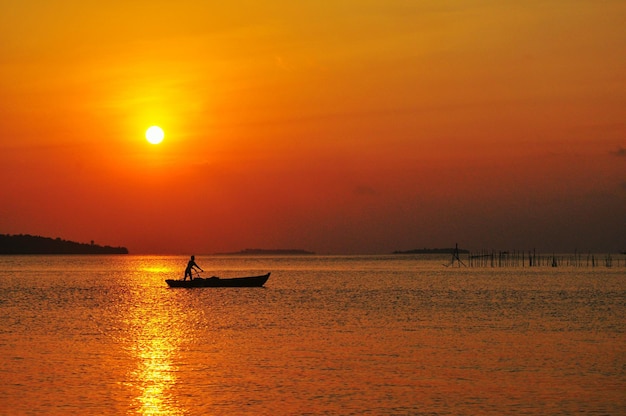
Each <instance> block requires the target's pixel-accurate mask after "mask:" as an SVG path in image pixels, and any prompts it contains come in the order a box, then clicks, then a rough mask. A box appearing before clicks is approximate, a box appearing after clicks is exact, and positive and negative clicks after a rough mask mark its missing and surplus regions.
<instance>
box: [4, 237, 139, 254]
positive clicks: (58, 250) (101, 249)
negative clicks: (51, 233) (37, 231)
mask: <svg viewBox="0 0 626 416" xmlns="http://www.w3.org/2000/svg"><path fill="white" fill-rule="evenodd" d="M0 254H128V249H127V248H126V247H110V246H100V245H97V244H94V242H93V241H92V242H91V243H90V244H85V243H76V242H74V241H67V240H62V239H61V238H55V239H53V238H49V237H40V236H33V235H28V234H20V235H8V234H0Z"/></svg>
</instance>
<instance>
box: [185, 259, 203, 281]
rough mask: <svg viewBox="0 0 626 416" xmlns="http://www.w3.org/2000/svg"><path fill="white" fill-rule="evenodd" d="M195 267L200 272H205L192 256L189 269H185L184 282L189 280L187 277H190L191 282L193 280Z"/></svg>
mask: <svg viewBox="0 0 626 416" xmlns="http://www.w3.org/2000/svg"><path fill="white" fill-rule="evenodd" d="M194 267H195V268H196V269H199V270H200V271H204V270H202V267H200V266H198V265H197V264H196V260H195V258H194V256H191V259H190V260H189V263H187V268H186V269H185V277H184V278H183V280H187V276H189V280H193V276H192V275H191V272H192V271H193V269H194Z"/></svg>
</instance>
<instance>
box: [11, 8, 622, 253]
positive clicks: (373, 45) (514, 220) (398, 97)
mask: <svg viewBox="0 0 626 416" xmlns="http://www.w3.org/2000/svg"><path fill="white" fill-rule="evenodd" d="M624 21H626V4H625V3H624V2H623V1H616V0H615V1H611V0H607V1H603V2H597V1H584V0H580V1H569V0H568V1H565V0H553V1H541V2H540V1H526V2H522V3H520V4H515V5H513V4H512V3H503V2H498V1H474V2H460V1H434V0H433V1H420V2H405V1H396V0H391V1H387V2H380V1H348V0H344V1H336V2H288V1H271V2H252V1H237V2H227V3H224V4H207V2H201V1H179V2H176V3H171V4H170V3H168V2H148V1H137V2H131V3H128V2H117V1H113V2H108V3H106V4H103V5H101V6H97V5H94V4H91V3H90V2H79V1H70V0H67V1H60V2H53V3H45V2H38V1H34V0H25V1H22V2H4V3H2V5H0V48H1V50H2V53H1V54H0V62H1V65H0V178H1V179H2V181H1V183H0V200H1V201H2V204H1V206H0V233H9V234H13V233H14V234H18V233H29V234H36V235H44V236H51V237H57V236H60V237H62V238H65V239H72V240H77V241H83V242H84V241H90V240H95V241H96V242H97V243H101V244H109V245H125V246H127V247H128V248H129V249H130V250H131V252H133V253H190V252H195V253H212V252H220V251H235V250H239V249H243V248H246V247H261V248H291V247H293V248H304V249H308V250H312V251H316V252H319V253H380V252H390V251H393V250H404V249H411V248H416V247H424V246H431V247H442V246H451V245H453V244H454V243H455V242H459V244H460V245H461V246H463V247H468V248H492V247H495V248H505V249H506V248H508V249H532V248H538V249H545V250H557V251H558V250H562V251H573V250H575V249H578V250H592V251H594V250H602V251H605V250H610V251H614V250H622V249H624V248H626V247H625V246H626V242H625V241H624V237H623V236H624V235H626V226H625V225H626V224H625V221H624V212H626V211H625V210H624V207H626V185H625V184H626V177H625V175H624V172H625V169H624V166H625V164H626V157H624V149H625V148H626V141H625V138H626V124H625V122H624V120H626V104H625V98H626V77H625V74H626V54H624V51H625V50H626V31H625V30H624V28H623V22H624ZM151 125H159V126H161V127H162V128H163V129H164V131H165V140H164V141H163V143H162V144H160V145H156V146H155V145H150V144H149V143H147V142H146V140H145V138H144V132H145V129H146V128H147V127H149V126H151Z"/></svg>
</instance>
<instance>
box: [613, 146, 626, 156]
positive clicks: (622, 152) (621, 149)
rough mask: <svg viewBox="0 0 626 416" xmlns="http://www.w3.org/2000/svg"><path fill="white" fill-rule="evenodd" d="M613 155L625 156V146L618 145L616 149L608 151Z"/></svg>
mask: <svg viewBox="0 0 626 416" xmlns="http://www.w3.org/2000/svg"><path fill="white" fill-rule="evenodd" d="M610 153H611V154H612V155H613V156H617V157H626V148H624V147H622V146H620V147H619V148H618V149H617V150H615V151H613V152H610Z"/></svg>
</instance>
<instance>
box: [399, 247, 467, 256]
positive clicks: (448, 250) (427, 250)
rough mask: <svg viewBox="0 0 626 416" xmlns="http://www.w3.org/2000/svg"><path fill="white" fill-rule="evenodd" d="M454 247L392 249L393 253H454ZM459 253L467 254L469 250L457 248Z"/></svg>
mask: <svg viewBox="0 0 626 416" xmlns="http://www.w3.org/2000/svg"><path fill="white" fill-rule="evenodd" d="M455 250H457V249H456V248H454V247H453V248H418V249H414V250H408V251H394V252H393V254H454V252H455ZM458 252H459V253H463V254H467V253H469V250H465V249H461V248H460V249H458Z"/></svg>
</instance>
